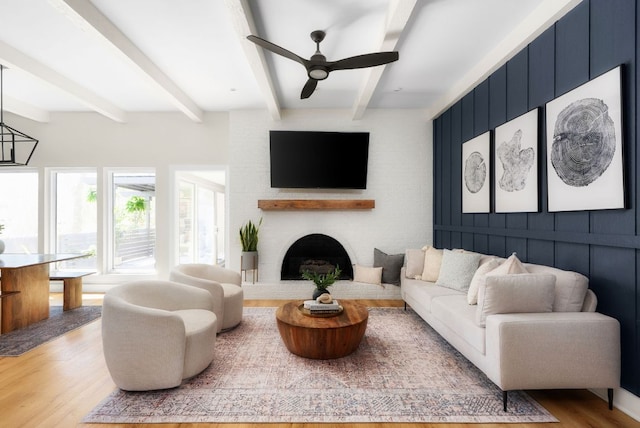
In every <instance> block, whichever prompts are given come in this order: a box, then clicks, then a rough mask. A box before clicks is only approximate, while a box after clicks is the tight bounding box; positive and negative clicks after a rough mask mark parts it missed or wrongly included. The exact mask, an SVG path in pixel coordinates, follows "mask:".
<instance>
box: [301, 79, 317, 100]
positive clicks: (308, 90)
mask: <svg viewBox="0 0 640 428" xmlns="http://www.w3.org/2000/svg"><path fill="white" fill-rule="evenodd" d="M316 86H318V81H317V80H315V79H309V80H307V83H305V84H304V87H303V88H302V92H301V93H300V99H301V100H304V99H305V98H309V97H310V96H311V94H313V91H315V90H316Z"/></svg>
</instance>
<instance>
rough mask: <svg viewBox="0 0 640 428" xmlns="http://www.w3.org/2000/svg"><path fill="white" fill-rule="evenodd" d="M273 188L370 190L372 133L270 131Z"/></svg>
mask: <svg viewBox="0 0 640 428" xmlns="http://www.w3.org/2000/svg"><path fill="white" fill-rule="evenodd" d="M269 140H270V142H269V144H270V159H271V187H274V188H304V189H366V188H367V163H368V160H369V133H368V132H316V131H270V132H269Z"/></svg>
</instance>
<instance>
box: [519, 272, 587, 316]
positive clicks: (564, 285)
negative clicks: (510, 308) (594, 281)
mask: <svg viewBox="0 0 640 428" xmlns="http://www.w3.org/2000/svg"><path fill="white" fill-rule="evenodd" d="M524 266H525V268H526V269H527V271H528V272H530V273H536V274H542V273H550V274H552V275H554V276H555V277H556V290H555V299H554V301H553V312H580V311H582V305H583V303H584V298H585V295H586V294H587V288H589V280H588V279H587V277H586V276H584V275H582V274H579V273H577V272H572V271H567V270H562V269H558V268H554V267H551V266H543V265H535V264H528V263H525V265H524Z"/></svg>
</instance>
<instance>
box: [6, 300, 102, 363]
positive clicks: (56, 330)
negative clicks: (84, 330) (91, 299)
mask: <svg viewBox="0 0 640 428" xmlns="http://www.w3.org/2000/svg"><path fill="white" fill-rule="evenodd" d="M101 314H102V306H81V307H79V308H76V309H72V310H70V311H63V310H62V306H51V308H50V309H49V318H48V319H46V320H42V321H39V322H37V323H34V324H31V325H30V326H27V327H25V328H21V329H19V330H14V331H12V332H10V333H6V334H2V335H0V357H17V356H19V355H22V354H24V353H25V352H27V351H30V350H32V349H33V348H35V347H36V346H39V345H42V344H43V343H46V342H48V341H50V340H53V339H55V338H56V337H58V336H61V335H63V334H65V333H67V332H69V331H71V330H75V329H76V328H79V327H82V326H83V325H85V324H87V323H89V322H91V321H94V320H96V319H98V318H100V315H101Z"/></svg>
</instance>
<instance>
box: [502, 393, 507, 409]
mask: <svg viewBox="0 0 640 428" xmlns="http://www.w3.org/2000/svg"><path fill="white" fill-rule="evenodd" d="M502 410H503V411H505V412H506V411H507V391H502Z"/></svg>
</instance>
